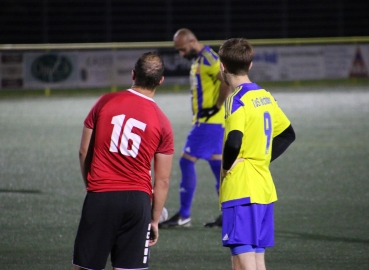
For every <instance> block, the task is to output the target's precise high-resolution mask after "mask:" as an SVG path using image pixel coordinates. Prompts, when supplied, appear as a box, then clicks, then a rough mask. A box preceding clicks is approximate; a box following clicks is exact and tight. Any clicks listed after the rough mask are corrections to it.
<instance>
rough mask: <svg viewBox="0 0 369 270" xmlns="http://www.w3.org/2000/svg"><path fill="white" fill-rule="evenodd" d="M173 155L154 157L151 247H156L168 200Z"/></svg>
mask: <svg viewBox="0 0 369 270" xmlns="http://www.w3.org/2000/svg"><path fill="white" fill-rule="evenodd" d="M172 163H173V154H161V153H157V154H155V156H154V187H153V190H154V192H153V199H152V221H151V235H150V246H152V245H155V244H156V242H157V241H158V237H159V230H158V224H159V218H160V215H161V212H162V210H163V207H164V204H165V201H166V200H167V196H168V190H169V181H170V173H171V170H172Z"/></svg>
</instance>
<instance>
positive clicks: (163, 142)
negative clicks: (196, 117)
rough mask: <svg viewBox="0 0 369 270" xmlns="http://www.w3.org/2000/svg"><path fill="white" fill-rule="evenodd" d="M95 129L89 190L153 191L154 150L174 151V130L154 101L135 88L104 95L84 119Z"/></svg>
mask: <svg viewBox="0 0 369 270" xmlns="http://www.w3.org/2000/svg"><path fill="white" fill-rule="evenodd" d="M84 124H85V126H86V127H87V128H90V129H93V135H92V138H91V140H94V154H93V158H92V163H91V169H90V171H89V172H88V175H87V180H88V185H87V190H88V191H93V192H105V191H122V190H139V191H144V192H147V193H148V194H150V195H152V185H151V161H152V159H153V157H154V154H155V153H162V154H168V155H169V154H173V152H174V142H173V141H174V140H173V131H172V127H171V124H170V122H169V120H168V118H167V117H166V116H165V115H164V113H163V112H162V111H161V110H160V108H159V107H158V106H157V104H156V103H155V101H154V100H153V99H151V98H149V97H146V96H144V95H142V94H140V93H138V92H136V91H134V90H132V89H129V90H126V91H122V92H117V93H109V94H105V95H103V96H102V97H101V98H100V99H99V100H98V101H97V102H96V104H95V105H94V106H93V107H92V109H91V111H90V113H89V114H88V116H87V118H86V119H85V122H84Z"/></svg>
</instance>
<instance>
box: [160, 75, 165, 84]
mask: <svg viewBox="0 0 369 270" xmlns="http://www.w3.org/2000/svg"><path fill="white" fill-rule="evenodd" d="M163 82H164V76H162V77H161V79H160V81H159V85H161V84H162V83H163Z"/></svg>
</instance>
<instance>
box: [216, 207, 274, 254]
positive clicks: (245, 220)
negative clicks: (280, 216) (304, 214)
mask: <svg viewBox="0 0 369 270" xmlns="http://www.w3.org/2000/svg"><path fill="white" fill-rule="evenodd" d="M222 212H223V225H222V241H223V246H225V247H230V248H231V249H232V248H235V247H237V246H244V245H250V246H252V248H253V249H256V250H257V249H258V248H266V247H272V246H274V203H271V204H256V203H253V204H246V205H237V206H233V207H229V208H223V209H222Z"/></svg>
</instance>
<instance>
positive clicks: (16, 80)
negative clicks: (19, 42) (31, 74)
mask: <svg viewBox="0 0 369 270" xmlns="http://www.w3.org/2000/svg"><path fill="white" fill-rule="evenodd" d="M22 87H23V54H22V53H3V54H0V88H4V89H6V88H15V89H20V88H22Z"/></svg>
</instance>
